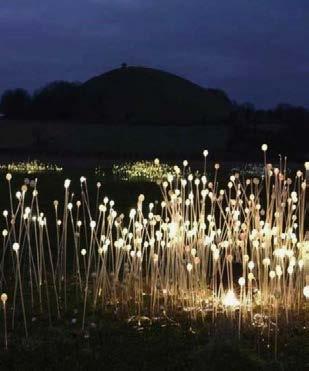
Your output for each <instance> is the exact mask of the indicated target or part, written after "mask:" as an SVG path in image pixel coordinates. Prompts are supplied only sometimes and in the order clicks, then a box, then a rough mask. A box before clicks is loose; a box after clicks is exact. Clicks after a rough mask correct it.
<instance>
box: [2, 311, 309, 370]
mask: <svg viewBox="0 0 309 371" xmlns="http://www.w3.org/2000/svg"><path fill="white" fill-rule="evenodd" d="M76 316H77V315H76V314H74V313H73V311H72V315H71V316H68V317H67V318H65V319H64V320H63V321H62V322H58V323H55V324H54V325H53V326H52V327H49V328H47V327H46V321H47V319H45V323H44V319H36V320H35V321H34V322H33V323H32V326H31V327H32V328H31V336H30V338H29V339H28V341H26V340H25V339H24V338H23V336H22V335H21V336H20V337H17V338H16V336H15V340H14V341H12V342H11V343H10V348H9V350H7V351H5V350H3V349H2V350H1V351H0V369H1V370H64V369H75V370H90V369H91V370H175V371H176V370H177V371H178V370H179V371H180V370H207V371H208V370H210V371H224V370H231V371H239V370H244V371H245V370H251V371H275V370H278V371H279V370H280V371H291V370H297V371H304V370H306V369H308V367H309V359H308V357H309V333H308V330H307V331H304V330H300V329H294V332H293V333H291V334H290V337H289V341H288V342H287V343H286V340H287V339H286V337H281V338H279V342H280V344H279V345H280V346H279V349H280V352H279V354H278V359H277V360H275V359H274V355H273V353H272V351H273V348H272V347H271V348H267V346H266V344H265V343H263V340H262V337H259V336H258V335H257V333H253V332H251V333H250V332H248V333H247V335H246V337H243V338H242V339H241V340H238V339H237V338H236V336H235V331H234V332H233V329H232V328H227V327H225V326H222V327H220V326H218V328H217V329H216V330H214V328H212V327H211V325H210V324H209V322H208V323H207V322H206V323H203V324H201V323H200V324H198V323H197V324H195V326H194V325H192V324H190V323H182V324H181V325H178V324H174V323H172V322H170V323H164V322H158V323H154V324H152V325H151V326H147V325H146V326H140V327H138V326H134V325H132V324H128V323H127V322H125V321H119V320H116V319H115V317H114V316H113V315H110V316H106V317H104V316H101V317H100V318H95V317H94V318H93V322H91V323H90V325H89V327H88V329H87V330H86V331H85V332H81V331H80V323H79V322H78V321H77V322H76V323H75V318H76ZM252 344H255V345H254V346H253V345H252Z"/></svg>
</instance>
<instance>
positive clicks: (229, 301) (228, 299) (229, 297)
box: [222, 290, 239, 307]
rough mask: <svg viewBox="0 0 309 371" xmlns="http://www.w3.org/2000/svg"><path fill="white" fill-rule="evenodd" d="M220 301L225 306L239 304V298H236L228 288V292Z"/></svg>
mask: <svg viewBox="0 0 309 371" xmlns="http://www.w3.org/2000/svg"><path fill="white" fill-rule="evenodd" d="M222 303H223V305H225V306H226V307H236V306H238V305H239V300H238V299H237V298H236V295H235V293H234V291H233V290H228V292H227V293H226V294H225V295H224V297H223V300H222Z"/></svg>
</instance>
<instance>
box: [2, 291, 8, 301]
mask: <svg viewBox="0 0 309 371" xmlns="http://www.w3.org/2000/svg"><path fill="white" fill-rule="evenodd" d="M7 300H8V296H7V294H6V293H3V294H1V301H2V303H3V304H5V303H6V301H7Z"/></svg>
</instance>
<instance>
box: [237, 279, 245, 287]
mask: <svg viewBox="0 0 309 371" xmlns="http://www.w3.org/2000/svg"><path fill="white" fill-rule="evenodd" d="M238 283H239V286H244V285H245V283H246V279H245V277H240V278H239V280H238Z"/></svg>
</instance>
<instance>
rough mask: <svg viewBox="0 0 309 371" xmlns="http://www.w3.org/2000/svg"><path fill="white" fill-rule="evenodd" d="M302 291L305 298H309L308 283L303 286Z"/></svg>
mask: <svg viewBox="0 0 309 371" xmlns="http://www.w3.org/2000/svg"><path fill="white" fill-rule="evenodd" d="M303 293H304V296H305V298H306V299H309V285H307V286H305V287H304V289H303Z"/></svg>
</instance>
